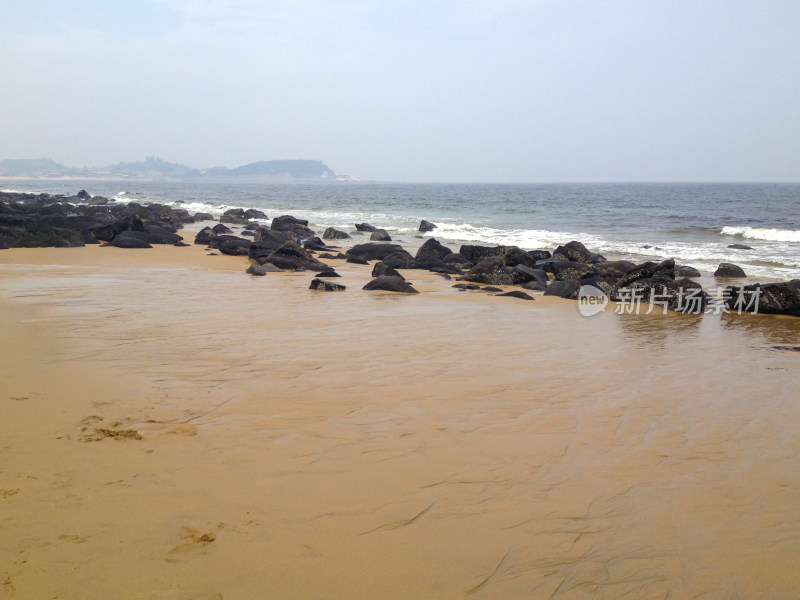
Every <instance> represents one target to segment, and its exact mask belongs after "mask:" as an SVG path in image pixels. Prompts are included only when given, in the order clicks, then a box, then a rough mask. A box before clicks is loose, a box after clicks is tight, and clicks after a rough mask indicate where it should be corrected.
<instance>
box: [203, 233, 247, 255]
mask: <svg viewBox="0 0 800 600" xmlns="http://www.w3.org/2000/svg"><path fill="white" fill-rule="evenodd" d="M252 244H253V242H252V241H250V240H247V239H245V238H240V237H236V236H235V235H218V236H215V237H213V238H211V241H210V242H209V243H208V245H209V247H210V248H214V249H215V250H219V251H220V252H222V253H223V254H228V255H230V256H245V255H249V253H250V246H251V245H252Z"/></svg>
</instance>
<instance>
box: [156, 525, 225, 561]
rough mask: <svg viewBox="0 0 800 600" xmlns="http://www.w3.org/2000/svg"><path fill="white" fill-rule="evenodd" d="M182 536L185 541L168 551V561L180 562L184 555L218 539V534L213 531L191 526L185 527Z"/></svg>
mask: <svg viewBox="0 0 800 600" xmlns="http://www.w3.org/2000/svg"><path fill="white" fill-rule="evenodd" d="M181 538H182V539H183V541H182V542H181V543H180V544H178V545H177V546H175V547H174V548H173V549H172V550H170V551H169V552H168V553H167V557H166V561H167V562H178V561H179V560H180V559H181V558H182V557H183V555H185V554H188V553H190V552H195V551H197V550H198V549H200V548H203V547H205V546H208V545H209V544H211V543H212V542H213V541H214V540H216V539H217V536H216V534H215V533H214V532H213V531H209V532H204V533H201V532H200V531H198V530H196V529H192V528H191V527H184V528H183V529H182V531H181Z"/></svg>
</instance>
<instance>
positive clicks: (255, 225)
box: [244, 221, 263, 231]
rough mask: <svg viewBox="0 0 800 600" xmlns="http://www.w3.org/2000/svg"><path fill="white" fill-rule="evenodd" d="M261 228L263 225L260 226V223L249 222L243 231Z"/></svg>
mask: <svg viewBox="0 0 800 600" xmlns="http://www.w3.org/2000/svg"><path fill="white" fill-rule="evenodd" d="M261 227H263V225H261V224H260V223H256V222H255V221H251V222H250V223H248V224H247V225H245V226H244V230H245V231H257V230H258V229H260V228H261Z"/></svg>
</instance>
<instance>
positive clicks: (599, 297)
mask: <svg viewBox="0 0 800 600" xmlns="http://www.w3.org/2000/svg"><path fill="white" fill-rule="evenodd" d="M607 304H608V296H606V294H605V292H604V291H603V290H601V289H598V288H596V287H594V286H593V285H582V286H581V289H580V290H578V310H579V311H580V312H581V314H582V315H583V316H584V317H591V316H593V315H596V314H597V313H601V312H603V311H604V310H605V309H606V305H607Z"/></svg>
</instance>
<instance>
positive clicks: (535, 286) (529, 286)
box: [522, 280, 548, 292]
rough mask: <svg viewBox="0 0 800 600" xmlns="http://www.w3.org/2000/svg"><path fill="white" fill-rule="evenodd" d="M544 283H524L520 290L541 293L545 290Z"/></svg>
mask: <svg viewBox="0 0 800 600" xmlns="http://www.w3.org/2000/svg"><path fill="white" fill-rule="evenodd" d="M547 285H548V284H546V283H542V282H541V281H535V280H533V281H526V282H525V283H523V284H522V288H523V289H526V290H531V291H533V292H543V291H545V290H546V289H547Z"/></svg>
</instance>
